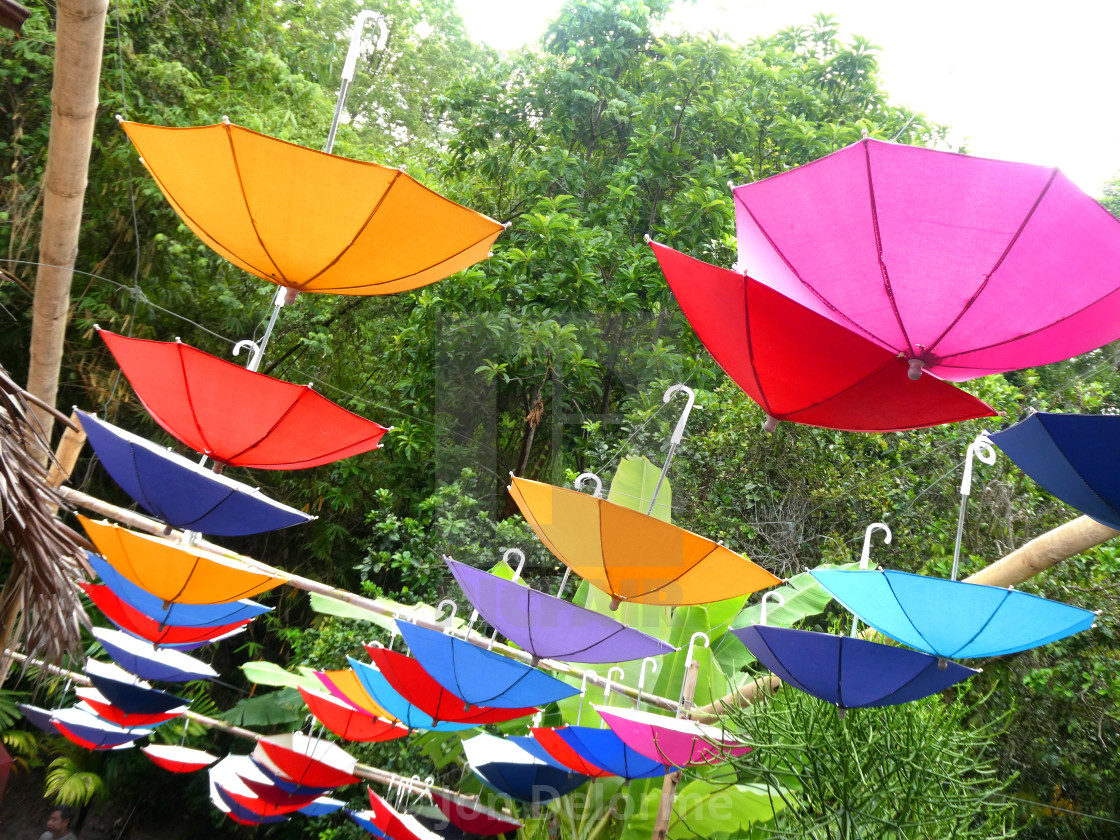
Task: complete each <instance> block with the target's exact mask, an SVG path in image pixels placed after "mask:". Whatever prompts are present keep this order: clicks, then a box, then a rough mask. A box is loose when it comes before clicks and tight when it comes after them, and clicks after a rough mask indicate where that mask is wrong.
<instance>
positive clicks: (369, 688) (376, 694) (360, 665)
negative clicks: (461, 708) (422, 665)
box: [347, 657, 478, 732]
mask: <svg viewBox="0 0 1120 840" xmlns="http://www.w3.org/2000/svg"><path fill="white" fill-rule="evenodd" d="M347 661H348V662H349V663H350V667H351V668H353V669H354V673H355V674H357V675H358V680H359V681H360V682H361V684H362V688H364V689H365V690H366V694H368V695H369V696H370V697H372V698H373V702H375V703H376V704H377V705H378V706H380V707H381V708H382V709H384V710H385V711H387V712H388V713H389V714H391V715H392V716H393V717H395V718H396V719H397V720H399V721H400V722H401V723H402V724H404V725H405V726H407V727H408V728H409V729H427V730H429V731H431V732H461V731H463V730H464V729H473V728H474V727H475V726H477V725H478V724H475V723H452V722H450V721H440V722H439V723H436V722H435V721H434V720H432V716H431V715H429V714H427V713H425V712H423V711H421V710H420V709H418V708H416V706H413V705H412V704H411V703H409V702H408V701H407V700H406V699H405V698H404V697H403V696H401V694H400V692H398V691H397V690H396V689H395V688H393V687H392V686H391V685H389V681H388V680H387V679H385V677H384V676H383V675H382V673H381V672H380V671H378V670H377V669H376V668H374V667H373V666H372V665H367V664H366V663H364V662H359V661H358V660H357V659H354V658H352V657H347Z"/></svg>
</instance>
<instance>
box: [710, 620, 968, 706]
mask: <svg viewBox="0 0 1120 840" xmlns="http://www.w3.org/2000/svg"><path fill="white" fill-rule="evenodd" d="M731 632H732V633H734V634H735V636H736V638H738V639H739V641H741V642H742V643H743V644H744V645H746V647H747V649H748V650H750V652H751V653H753V654H754V655H755V656H756V657H758V661H759V662H761V663H762V664H763V665H765V666H766V667H767V668H769V669H770V670H771V671H773V672H774V673H775V674H776V675H778V676H779V677H781V679H782V681H783V682H785V683H787V684H789V685H792V686H793V687H794V688H799V689H801V690H802V691H804V692H805V693H806V694H812V695H813V696H814V697H819V698H820V699H821V700H824V701H826V702H828V703H831V704H832V705H834V706H836V707H837V708H838V709H859V708H864V707H869V706H895V705H898V704H899V703H909V702H910V701H911V700H919V699H921V698H922V697H928V696H929V695H931V694H936V693H937V692H939V691H943V690H944V689H946V688H948V687H949V686H951V685H954V684H956V683H958V682H961V681H962V680H966V679H968V678H969V677H971V676H973V675H974V674H977V673H979V672H978V671H975V670H973V669H972V668H966V667H964V666H963V665H958V664H957V663H955V662H949V663H944V665H945V667H943V668H942V667H940V666H941V664H942V663H940V662H939V661H938V659H937V657H936V656H930V655H929V654H928V653H920V652H919V651H915V650H908V649H906V648H899V647H891V646H889V645H882V644H879V643H878V642H869V641H865V640H863V639H859V638H855V637H853V636H833V635H830V634H828V633H812V632H810V631H808V630H791V629H789V628H785V627H767V626H766V625H762V624H754V625H751V626H750V627H743V628H740V629H737V630H732V631H731Z"/></svg>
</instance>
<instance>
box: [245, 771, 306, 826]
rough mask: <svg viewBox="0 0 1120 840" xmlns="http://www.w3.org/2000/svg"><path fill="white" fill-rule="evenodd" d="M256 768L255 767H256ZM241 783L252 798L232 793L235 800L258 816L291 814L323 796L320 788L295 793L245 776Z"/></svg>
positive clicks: (267, 781)
mask: <svg viewBox="0 0 1120 840" xmlns="http://www.w3.org/2000/svg"><path fill="white" fill-rule="evenodd" d="M254 767H255V765H254ZM238 775H239V776H241V781H242V783H243V784H244V785H245V787H247V788H248V789H249V790H250V791H251V792H252V794H253V795H252V797H247V796H245V795H244V794H237V793H233V792H232V791H230V793H231V794H232V795H233V798H234V799H236V800H237V801H238V802H240V803H241V804H242V805H244V806H245V807H246V808H248V809H249V810H250V811H253V812H255V813H258V814H262V815H263V814H291V813H294V812H296V811H299V810H301V809H302V808H306V807H307V806H308V805H310V804H311V803H312V802H314V801H315V800H316V799H318V798H319V797H320V796H322V794H321V793H320V792H319V789H318V788H308V789H303V790H299V791H296V792H294V793H291V792H288V791H286V790H283V789H281V788H279V787H277V786H276V785H274V784H273V783H272V782H271V781H269V780H268V779H263V778H254V777H251V776H244V775H241V774H240V773H239V774H238Z"/></svg>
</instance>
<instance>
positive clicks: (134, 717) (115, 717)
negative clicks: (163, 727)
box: [74, 686, 187, 728]
mask: <svg viewBox="0 0 1120 840" xmlns="http://www.w3.org/2000/svg"><path fill="white" fill-rule="evenodd" d="M74 693H75V694H77V695H78V697H79V698H80V699H81V701H82V703H81V704H79V708H81V707H82V706H86V707H88V710H89V711H91V712H93V714H95V715H97V716H98V717H99V718H101V719H102V720H107V721H109V723H115V724H116V725H117V726H123V727H125V728H129V727H135V726H148V727H152V728H155V727H156V726H159V725H160V724H161V723H167V722H168V721H169V720H175V718H177V717H179V715H181V714H183V712H185V711H186V710H187V707H186V706H176V707H175V708H173V709H168V710H167V711H166V712H155V713H153V714H131V713H129V712H126V711H125V710H124V709H121V708H118V707H117V706H114V705H113V704H112V703H110V702H109V699H108V698H107V697H106V696H105V695H104V694H102V693H101V692H100V691H98V690H97V689H96V688H87V687H85V686H79V687H78V688H75V689H74Z"/></svg>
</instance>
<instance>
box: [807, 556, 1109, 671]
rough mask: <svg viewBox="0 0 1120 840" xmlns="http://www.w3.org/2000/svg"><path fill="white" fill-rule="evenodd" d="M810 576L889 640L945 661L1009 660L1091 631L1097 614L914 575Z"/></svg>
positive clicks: (836, 572)
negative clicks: (972, 659) (1008, 655)
mask: <svg viewBox="0 0 1120 840" xmlns="http://www.w3.org/2000/svg"><path fill="white" fill-rule="evenodd" d="M810 574H811V575H812V576H813V577H814V578H816V580H817V582H818V583H820V585H821V586H823V587H824V588H825V589H827V590H828V592H829V593H830V594H831V595H832V596H833V597H834V598H835V599H836V600H837V601H839V602H840V603H841V604H842V605H843V606H844V607H845V608H846V609H848V610H849V611H851V612H852V613H854V614H855V615H856V617H858V618H859V620H860V621H862V622H863V623H864V624H866V625H868V626H870V627H874V628H875V629H876V630H878V631H879V632H880V633H882V634H883V635H884V636H889V637H890V638H892V639H894V640H895V641H898V642H902V643H903V644H904V645H909V646H910V647H912V648H917V649H918V650H923V651H925V652H926V653H932V654H933V655H934V656H940V657H942V658H944V659H970V658H976V657H987V656H1002V655H1004V654H1008V653H1015V652H1017V651H1020V650H1029V649H1030V648H1034V647H1038V646H1039V645H1045V644H1048V643H1049V642H1053V641H1056V640H1058V639H1062V638H1065V637H1066V636H1069V635H1071V634H1073V633H1079V632H1081V631H1082V630H1087V629H1089V627H1091V626H1092V624H1093V619H1094V618H1096V615H1095V613H1092V612H1089V610H1083V609H1081V608H1079V607H1071V606H1068V605H1067V604H1062V603H1059V602H1057V601H1048V600H1047V599H1045V598H1039V597H1038V596H1037V595H1028V594H1027V593H1025V592H1017V591H1016V590H1014V589H1011V588H1010V587H1008V588H1007V589H1000V588H999V587H996V586H983V585H981V584H976V583H965V582H963V581H953V580H943V579H941V578H931V577H926V576H924V575H914V574H910V573H908V572H895V571H867V572H860V571H847V570H843V569H821V570H818V571H812V572H810Z"/></svg>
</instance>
